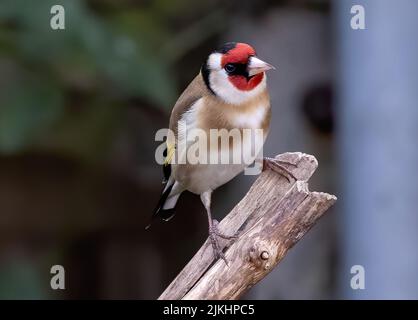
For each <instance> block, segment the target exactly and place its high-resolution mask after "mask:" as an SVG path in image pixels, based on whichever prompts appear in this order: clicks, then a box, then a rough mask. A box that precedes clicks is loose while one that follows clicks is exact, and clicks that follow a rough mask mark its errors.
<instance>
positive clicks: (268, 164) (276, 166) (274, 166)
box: [263, 157, 297, 182]
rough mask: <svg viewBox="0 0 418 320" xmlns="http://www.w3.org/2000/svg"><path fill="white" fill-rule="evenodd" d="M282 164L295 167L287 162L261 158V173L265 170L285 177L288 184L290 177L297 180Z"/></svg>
mask: <svg viewBox="0 0 418 320" xmlns="http://www.w3.org/2000/svg"><path fill="white" fill-rule="evenodd" d="M283 164H288V165H292V166H294V167H296V165H295V164H294V163H291V162H288V161H284V160H279V159H275V158H267V157H265V158H263V171H264V170H266V169H271V170H273V171H275V172H277V173H278V174H280V175H282V176H283V177H285V178H286V179H287V181H288V182H290V177H291V178H293V179H295V180H297V179H296V177H295V175H294V174H293V173H292V172H290V171H289V169H287V168H286V167H284V166H283Z"/></svg>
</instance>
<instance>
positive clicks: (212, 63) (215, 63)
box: [208, 53, 222, 72]
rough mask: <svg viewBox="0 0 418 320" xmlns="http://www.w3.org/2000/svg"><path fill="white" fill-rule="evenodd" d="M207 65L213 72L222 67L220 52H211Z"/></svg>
mask: <svg viewBox="0 0 418 320" xmlns="http://www.w3.org/2000/svg"><path fill="white" fill-rule="evenodd" d="M208 67H209V69H210V70H213V71H214V72H215V71H216V70H221V69H222V54H220V53H212V54H211V55H210V56H209V59H208Z"/></svg>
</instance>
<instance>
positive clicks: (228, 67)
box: [225, 63, 236, 73]
mask: <svg viewBox="0 0 418 320" xmlns="http://www.w3.org/2000/svg"><path fill="white" fill-rule="evenodd" d="M235 69H236V67H235V65H233V64H232V63H227V64H226V65H225V71H226V72H228V73H232V72H234V71H235Z"/></svg>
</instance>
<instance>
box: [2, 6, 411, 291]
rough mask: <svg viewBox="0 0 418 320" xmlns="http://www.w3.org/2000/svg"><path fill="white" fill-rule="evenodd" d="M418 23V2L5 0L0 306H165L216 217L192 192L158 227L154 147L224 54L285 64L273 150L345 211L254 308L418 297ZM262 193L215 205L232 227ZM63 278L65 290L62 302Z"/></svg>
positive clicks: (298, 253)
mask: <svg viewBox="0 0 418 320" xmlns="http://www.w3.org/2000/svg"><path fill="white" fill-rule="evenodd" d="M54 4H61V5H63V6H64V8H65V26H66V29H65V30H52V29H51V27H50V19H51V17H52V15H51V13H50V9H51V6H52V5H54ZM355 4H360V5H363V6H364V8H365V13H366V15H365V21H366V29H365V30H353V29H352V28H351V27H350V20H351V18H352V17H353V14H351V13H350V10H351V7H352V6H353V5H355ZM417 14H418V2H417V1H415V0H400V1H395V0H369V1H367V0H357V1H350V0H341V1H331V0H294V1H290V0H288V1H285V0H282V1H274V0H257V1H250V0H239V1H238V0H232V1H220V0H200V1H193V0H175V1H173V0H138V1H134V0H119V1H116V0H85V1H82V0H59V1H56V0H54V1H52V0H51V1H49V0H42V1H23V0H1V1H0V298H3V299H15V298H21V299H29V298H33V299H73V298H81V299H84V298H89V299H155V298H157V297H158V295H159V294H160V293H161V292H162V291H163V289H164V288H165V287H166V286H167V285H168V284H169V283H170V281H171V280H172V279H173V278H174V277H175V275H176V274H177V273H178V272H179V271H180V270H181V268H182V267H183V266H184V265H185V264H186V263H187V261H188V260H189V259H190V258H191V257H192V256H193V254H194V253H195V252H196V251H197V250H198V248H199V247H200V246H201V244H202V243H203V241H204V240H205V239H206V237H207V219H206V215H205V211H204V209H203V207H202V205H201V204H200V200H199V198H198V197H197V196H194V195H192V194H184V195H182V197H181V199H180V201H179V205H178V211H177V212H178V213H177V215H176V217H175V218H174V219H173V220H171V221H170V222H169V223H155V224H154V225H153V227H152V228H151V229H150V230H148V231H147V232H145V231H144V226H145V225H146V223H147V222H148V219H149V216H150V214H151V212H152V210H153V208H154V205H155V204H156V202H157V200H158V198H159V195H160V191H161V187H162V186H161V179H162V172H161V168H160V167H159V166H158V165H157V164H156V162H155V160H154V151H155V148H156V147H157V146H158V145H159V144H160V142H155V140H154V135H155V132H156V131H157V130H158V129H160V128H165V127H167V125H168V119H169V113H170V110H171V108H172V106H173V105H174V103H175V101H176V98H177V97H178V95H179V94H180V93H181V91H182V90H183V89H184V88H185V87H186V85H187V84H188V83H189V82H190V81H191V80H192V78H193V77H194V76H195V75H196V74H197V73H198V72H199V69H200V66H201V64H202V62H203V61H204V59H205V57H206V56H207V55H208V54H209V53H210V51H211V50H213V49H214V48H216V47H217V46H218V45H219V44H222V43H223V42H226V41H237V42H247V43H250V44H251V45H253V46H254V47H255V48H256V50H257V53H258V55H259V56H260V57H261V58H262V59H264V60H266V61H268V62H270V63H272V64H273V65H275V66H276V68H277V70H276V71H275V72H271V73H270V74H269V81H268V85H269V88H270V93H271V99H272V106H273V120H272V126H271V132H270V135H269V138H268V140H267V142H266V146H265V149H264V152H265V154H267V155H269V156H274V155H276V154H279V153H282V152H286V151H302V152H305V153H310V154H313V155H315V156H316V157H317V159H318V161H319V168H318V170H317V172H316V173H315V174H314V176H313V177H312V179H311V181H310V189H311V190H317V191H325V192H329V193H333V194H336V195H337V196H338V198H339V201H338V203H337V204H336V205H335V206H334V207H333V208H332V209H331V210H329V212H328V213H327V214H326V215H325V217H324V218H323V219H321V221H320V222H319V223H318V224H317V225H316V226H315V227H314V228H313V229H312V230H311V232H309V233H308V234H307V236H306V237H305V238H304V239H302V241H301V242H299V243H298V244H297V245H296V246H295V248H293V249H292V250H291V251H290V253H289V254H288V255H287V256H286V257H285V259H284V260H283V261H282V263H281V264H280V265H279V266H278V267H277V268H276V269H275V270H274V271H273V272H271V273H270V274H269V276H268V277H267V278H265V279H264V280H263V281H261V282H260V283H259V284H257V285H256V286H255V287H254V288H253V289H252V290H251V291H250V292H249V293H248V294H247V296H246V297H245V298H247V299H330V298H348V299H364V298H372V299H376V298H383V299H391V298H393V299H401V298H406V299H410V298H415V299H418V249H417V245H418V147H417V144H418V142H417V139H418V102H417V101H418V90H417V89H418V61H417V59H418V58H417V57H418V37H417V32H418V19H417ZM254 179H255V177H251V176H239V177H238V178H236V179H235V180H233V181H231V182H230V183H228V184H227V185H225V186H223V187H221V188H220V189H218V190H217V191H216V192H215V194H214V199H213V202H214V208H213V212H214V214H215V216H216V217H217V218H218V219H221V218H222V217H223V216H224V215H225V214H226V213H227V212H228V211H229V210H230V209H231V208H233V207H234V205H235V204H236V203H237V202H238V201H239V200H240V199H241V198H242V197H243V195H244V194H245V193H246V191H247V190H248V188H249V186H250V185H251V183H252V182H253V181H254ZM55 264H60V265H63V266H64V268H65V272H66V289H65V290H52V289H51V288H50V279H51V276H52V275H51V274H50V268H51V266H52V265H55ZM353 265H361V266H363V267H364V269H365V289H364V290H353V289H352V288H351V286H350V280H351V278H352V276H353V275H352V274H351V273H350V269H351V267H352V266H353Z"/></svg>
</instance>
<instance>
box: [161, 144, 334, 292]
mask: <svg viewBox="0 0 418 320" xmlns="http://www.w3.org/2000/svg"><path fill="white" fill-rule="evenodd" d="M276 159H279V160H282V161H286V162H290V163H292V164H293V165H291V164H289V165H287V164H285V165H283V166H286V168H287V169H288V170H290V171H291V172H292V173H293V175H294V176H295V177H296V178H297V180H296V181H294V180H292V181H290V182H289V181H288V180H287V179H286V178H284V177H283V176H281V175H280V174H278V173H277V172H274V171H271V170H266V171H264V172H263V173H261V174H260V176H259V177H258V179H257V180H256V181H255V182H254V184H253V185H252V187H251V188H250V190H249V191H248V193H247V194H246V195H245V197H244V198H243V199H242V200H241V201H240V202H239V203H238V204H237V205H236V206H235V208H234V209H233V210H232V211H231V212H230V213H229V214H228V215H227V216H226V217H225V218H224V219H223V220H222V221H221V222H220V224H219V230H220V231H221V232H222V233H224V234H231V235H232V234H238V239H236V240H230V241H227V240H223V241H222V245H223V246H224V248H225V249H226V252H225V256H226V258H227V261H228V265H226V264H225V262H224V261H223V260H218V261H214V256H213V251H212V247H211V245H210V243H209V242H208V241H206V242H205V243H204V244H203V246H202V247H201V248H200V250H199V251H198V252H197V253H196V254H195V256H194V257H193V258H192V259H191V260H190V261H189V263H188V264H187V265H186V266H185V268H184V269H183V270H182V271H181V272H180V273H179V274H178V276H177V277H176V278H175V279H174V280H173V282H172V283H171V284H170V285H169V286H168V287H167V289H166V290H165V291H164V292H163V293H162V294H161V296H160V297H159V299H161V300H177V299H237V298H239V297H240V296H241V295H242V294H243V293H245V292H246V291H247V290H249V288H251V287H252V286H253V285H254V284H255V283H257V282H258V281H260V280H261V279H262V278H263V277H265V276H266V275H267V274H268V273H269V272H270V271H271V270H272V269H273V268H274V267H275V266H276V265H277V263H278V262H279V261H280V260H281V259H282V258H283V257H284V255H285V254H286V252H287V251H288V250H289V249H290V248H291V247H292V246H293V245H294V244H295V243H296V242H297V241H298V240H299V239H300V238H301V237H302V236H303V235H304V234H305V233H306V232H307V231H308V230H309V229H310V228H311V227H312V226H313V225H314V224H315V222H316V221H317V220H318V219H319V218H320V217H321V216H322V214H323V213H324V212H325V211H326V210H327V209H328V208H329V207H330V206H331V205H332V204H333V203H334V202H335V201H336V197H335V196H332V195H329V194H326V193H318V192H310V191H309V190H308V184H307V180H308V179H309V178H310V177H311V176H312V174H313V172H314V171H315V169H316V168H317V166H318V163H317V161H316V159H315V157H313V156H311V155H306V154H303V153H299V152H297V153H285V154H281V155H278V156H276Z"/></svg>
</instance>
